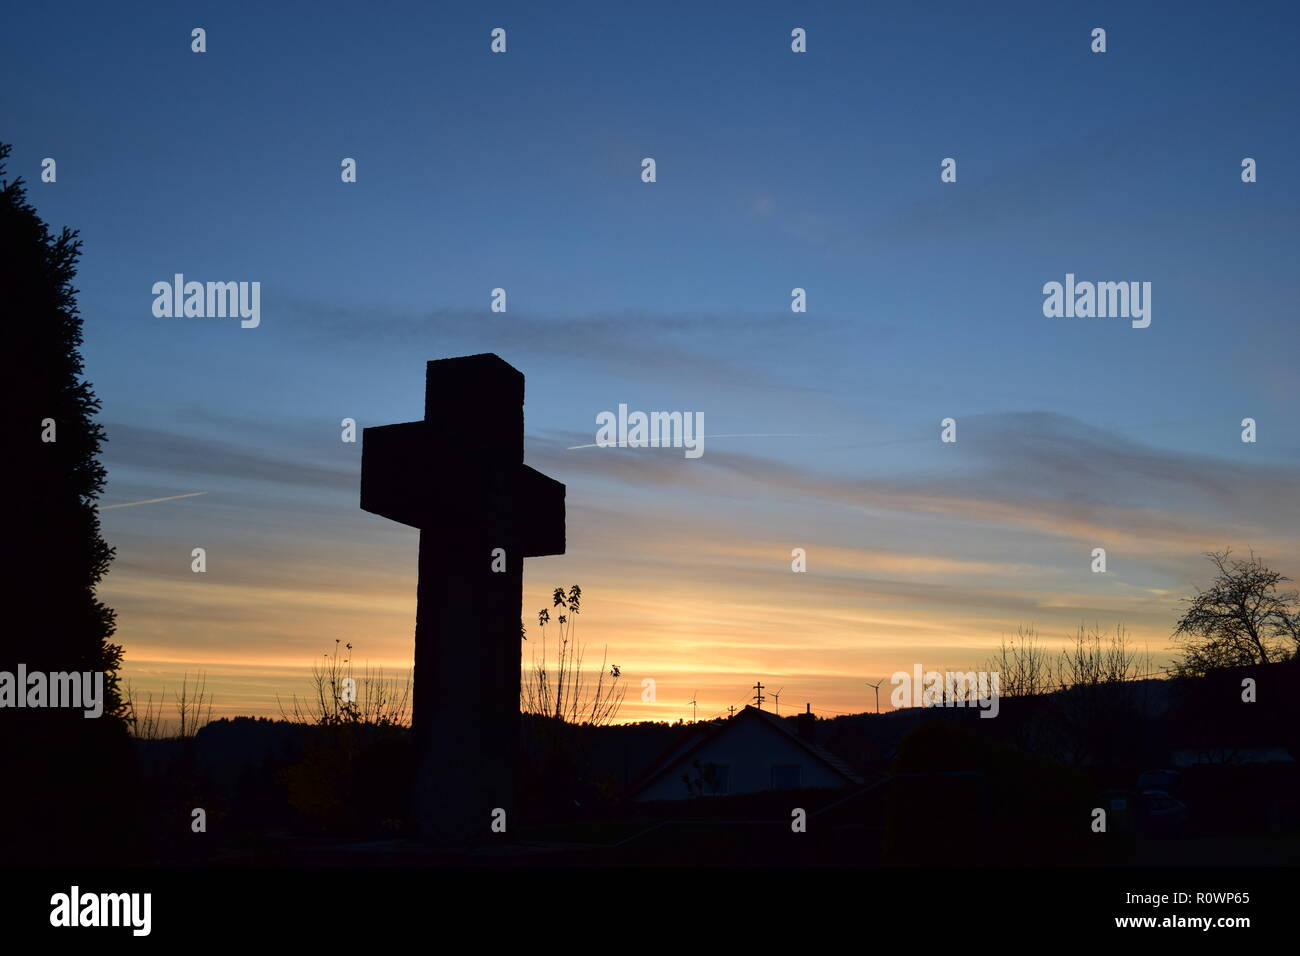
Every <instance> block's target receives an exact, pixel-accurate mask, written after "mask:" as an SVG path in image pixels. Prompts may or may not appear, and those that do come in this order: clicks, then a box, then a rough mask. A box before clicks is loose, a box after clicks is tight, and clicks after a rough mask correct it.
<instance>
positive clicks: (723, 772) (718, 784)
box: [710, 764, 731, 795]
mask: <svg viewBox="0 0 1300 956" xmlns="http://www.w3.org/2000/svg"><path fill="white" fill-rule="evenodd" d="M710 790H711V792H712V793H713V794H715V795H721V794H724V793H731V768H730V767H728V766H720V765H718V764H714V765H713V779H712V780H711V781H710Z"/></svg>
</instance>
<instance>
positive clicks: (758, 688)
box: [754, 681, 763, 710]
mask: <svg viewBox="0 0 1300 956" xmlns="http://www.w3.org/2000/svg"><path fill="white" fill-rule="evenodd" d="M754 691H755V693H754V700H755V701H756V702H757V703H758V709H759V710H762V709H763V683H762V681H760V682H758V683H757V684H755V685H754Z"/></svg>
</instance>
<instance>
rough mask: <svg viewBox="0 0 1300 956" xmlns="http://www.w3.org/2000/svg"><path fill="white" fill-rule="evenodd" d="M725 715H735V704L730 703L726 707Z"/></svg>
mask: <svg viewBox="0 0 1300 956" xmlns="http://www.w3.org/2000/svg"><path fill="white" fill-rule="evenodd" d="M727 716H728V717H735V716H736V705H735V704H732V705H731V706H730V707H728V708H727Z"/></svg>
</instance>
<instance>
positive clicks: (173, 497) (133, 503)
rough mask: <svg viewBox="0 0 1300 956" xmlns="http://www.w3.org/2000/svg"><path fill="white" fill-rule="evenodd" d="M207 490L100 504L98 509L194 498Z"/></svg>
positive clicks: (132, 506) (204, 493) (110, 509)
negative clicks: (117, 503)
mask: <svg viewBox="0 0 1300 956" xmlns="http://www.w3.org/2000/svg"><path fill="white" fill-rule="evenodd" d="M206 494H207V492H206V491H191V492H190V493H189V494H186V495H171V496H170V497H167V498H147V499H146V500H144V501H124V502H122V503H121V504H120V505H100V506H99V507H98V508H96V509H95V510H96V511H112V510H113V509H114V508H134V507H135V506H136V505H152V504H155V503H157V502H159V501H175V500H176V499H177V498H194V497H196V496H198V495H206Z"/></svg>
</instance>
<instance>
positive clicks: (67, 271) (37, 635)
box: [0, 144, 133, 862]
mask: <svg viewBox="0 0 1300 956" xmlns="http://www.w3.org/2000/svg"><path fill="white" fill-rule="evenodd" d="M9 152H10V147H9V146H7V145H5V144H0V295H3V299H4V302H5V305H6V311H7V314H8V316H9V319H8V321H7V322H6V323H5V330H6V338H7V339H8V341H7V343H6V346H7V347H6V348H5V350H4V352H5V356H6V358H5V365H6V368H5V370H4V377H5V379H6V381H7V383H8V388H9V390H10V406H9V407H10V408H11V409H12V410H13V412H14V414H13V417H12V418H11V419H10V421H11V423H12V426H13V428H14V432H15V434H14V436H13V437H12V438H11V439H10V440H11V442H12V443H13V444H12V445H11V450H12V453H11V454H10V455H7V456H6V470H7V471H9V473H10V474H11V475H12V476H13V477H14V478H15V479H16V480H15V482H14V485H13V486H12V498H11V501H10V506H11V508H12V509H13V511H14V512H15V514H14V518H13V522H14V523H15V524H16V525H17V531H18V533H17V535H16V537H14V538H13V539H11V542H10V543H11V550H10V553H11V556H12V557H14V558H16V560H15V561H14V562H13V564H12V565H11V566H10V568H9V569H8V570H7V571H6V573H5V577H6V579H7V587H8V589H9V591H10V593H9V595H8V597H7V599H6V601H5V607H4V614H5V618H6V620H5V621H4V626H3V627H2V628H0V671H7V672H9V673H13V674H16V672H17V667H18V665H19V664H24V665H26V668H27V671H28V672H29V673H30V672H33V671H43V672H60V671H62V672H85V671H102V672H104V675H105V680H104V692H105V693H104V696H105V701H104V714H103V716H102V717H100V718H98V719H88V718H86V717H85V716H84V714H83V712H82V711H81V710H68V709H51V708H44V709H11V708H3V709H0V760H3V765H4V767H5V771H6V773H5V777H6V781H5V784H4V786H3V788H0V789H2V790H3V796H0V838H3V839H0V847H3V849H0V859H3V857H4V856H10V855H16V856H18V857H19V858H35V859H38V860H47V861H51V862H54V861H58V860H65V859H66V860H83V859H91V858H98V857H102V856H105V855H108V854H113V855H116V854H117V852H118V851H119V850H120V845H121V841H122V839H123V838H124V836H125V835H126V833H127V831H128V830H129V829H130V827H128V826H127V825H126V820H125V810H126V808H127V807H128V806H129V805H130V797H129V791H130V787H129V786H128V785H127V784H128V781H129V780H131V779H133V774H132V767H133V759H132V757H133V752H132V748H131V742H130V739H129V736H128V734H127V730H126V723H125V720H124V719H123V713H122V712H123V702H122V698H121V694H120V690H119V686H118V675H117V670H118V667H119V666H120V663H121V659H122V648H121V646H120V645H118V644H115V643H113V642H112V641H111V638H112V636H113V632H114V629H115V620H114V613H113V611H112V610H111V609H110V608H108V607H106V606H105V605H104V604H103V603H102V602H101V601H99V599H98V598H97V597H96V594H95V588H96V585H97V584H98V583H99V581H100V579H101V578H102V577H103V575H104V574H105V572H106V571H107V570H108V566H109V563H110V562H111V561H112V559H113V549H112V548H110V547H109V546H108V544H107V543H106V542H105V541H104V539H103V537H102V536H101V534H100V527H99V515H98V512H97V511H96V505H95V502H96V499H97V498H98V496H99V494H100V492H101V491H102V489H103V486H104V477H105V472H104V468H103V466H102V465H101V464H100V462H99V453H100V446H101V444H102V443H103V442H104V440H105V435H104V431H103V428H102V427H101V426H100V425H99V424H97V423H96V422H95V421H94V415H95V413H96V412H97V411H98V410H99V401H98V400H97V399H96V397H95V394H94V392H93V390H92V389H91V386H90V383H89V382H87V381H85V380H84V379H83V378H82V371H83V364H82V359H81V354H80V347H81V344H82V320H81V316H80V314H79V312H78V310H77V303H76V292H77V290H76V289H74V288H73V287H72V280H73V278H74V276H75V274H76V265H77V261H78V258H79V255H80V251H81V242H80V240H79V239H78V238H77V233H76V232H75V231H73V230H69V229H67V228H66V227H65V228H64V229H63V230H62V231H61V232H60V233H58V234H57V235H54V234H52V233H51V232H50V230H49V228H48V227H47V226H46V224H45V223H44V222H43V221H42V220H41V218H40V216H39V215H38V214H37V212H36V209H35V208H34V207H33V206H32V205H31V203H30V202H28V200H27V189H26V186H25V184H24V183H23V181H22V180H21V179H13V180H9V179H8V178H7V177H6V166H7V163H6V160H7V158H8V156H9ZM51 437H52V438H53V440H52V441H51V440H48V439H50V438H51ZM23 690H24V689H23V688H18V692H19V693H22V692H23ZM5 837H7V838H5Z"/></svg>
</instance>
